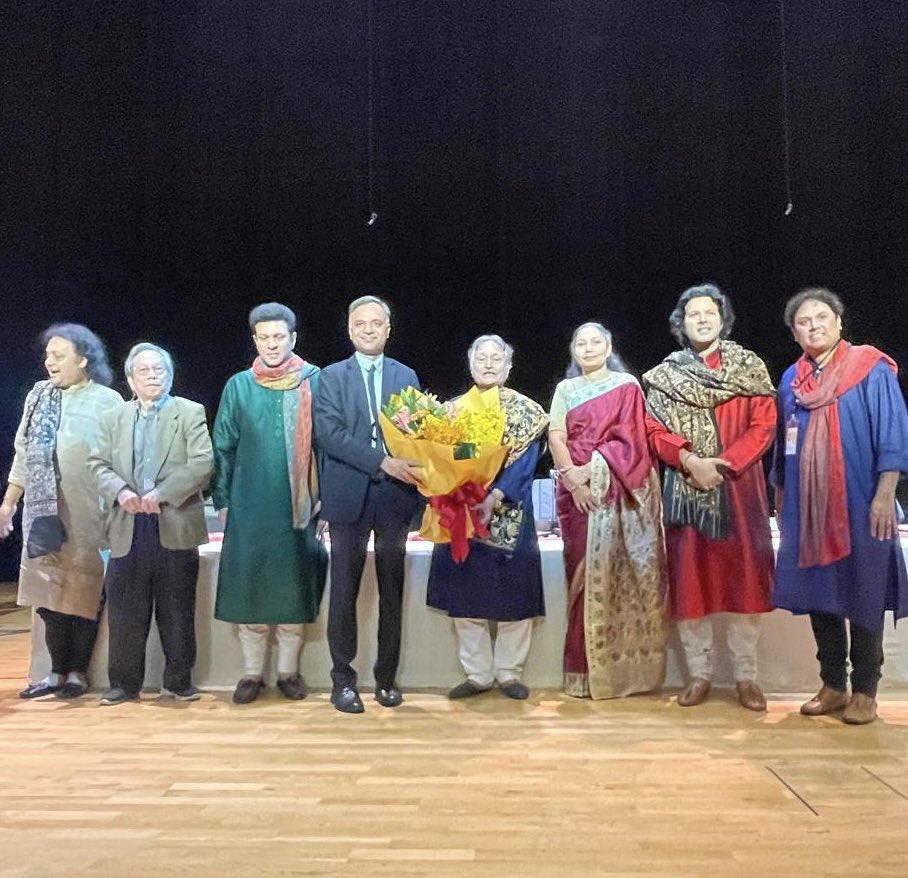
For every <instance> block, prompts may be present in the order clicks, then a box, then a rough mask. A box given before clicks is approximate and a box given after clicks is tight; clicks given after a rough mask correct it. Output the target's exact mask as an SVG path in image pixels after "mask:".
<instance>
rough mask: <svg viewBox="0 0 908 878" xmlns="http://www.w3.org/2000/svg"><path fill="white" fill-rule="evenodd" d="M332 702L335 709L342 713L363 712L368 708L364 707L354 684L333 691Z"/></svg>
mask: <svg viewBox="0 0 908 878" xmlns="http://www.w3.org/2000/svg"><path fill="white" fill-rule="evenodd" d="M331 703H332V704H333V705H334V709H335V710H339V711H340V712H341V713H362V712H363V711H364V710H365V709H366V708H365V707H363V702H362V699H361V698H360V697H359V692H357V691H356V689H355V688H354V687H353V686H344V688H343V689H335V690H334V691H332V693H331Z"/></svg>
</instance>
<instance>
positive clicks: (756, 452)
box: [643, 284, 776, 710]
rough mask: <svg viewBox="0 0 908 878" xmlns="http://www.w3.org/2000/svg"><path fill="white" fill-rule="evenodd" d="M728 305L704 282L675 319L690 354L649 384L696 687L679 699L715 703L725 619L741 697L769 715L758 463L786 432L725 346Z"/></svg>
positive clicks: (768, 389) (765, 512)
mask: <svg viewBox="0 0 908 878" xmlns="http://www.w3.org/2000/svg"><path fill="white" fill-rule="evenodd" d="M733 322H734V314H733V311H732V308H731V303H730V301H729V300H728V297H727V296H726V295H725V294H724V293H722V291H721V290H720V289H719V288H718V287H716V286H714V285H712V284H703V285H700V286H696V287H692V288H690V289H689V290H686V291H685V292H684V293H682V295H681V297H680V299H679V300H678V304H677V306H676V308H675V310H674V311H673V312H672V315H671V317H670V318H669V324H670V326H671V328H672V332H673V334H674V335H675V337H676V338H677V339H678V340H679V342H680V343H681V346H682V350H680V351H677V352H675V353H673V354H670V355H669V356H668V357H666V359H665V360H664V361H663V362H662V363H661V364H660V365H659V366H657V367H656V368H655V369H652V370H650V371H649V372H648V373H647V374H646V375H644V376H643V381H644V384H645V386H646V387H647V407H648V418H647V429H648V434H649V439H650V443H651V445H652V447H653V450H654V452H655V453H656V455H657V456H658V457H659V459H660V460H661V461H662V462H663V463H664V464H665V467H666V472H665V486H664V492H663V506H664V510H665V512H664V514H665V539H666V544H667V548H668V561H669V579H670V584H671V590H670V593H671V602H672V612H673V617H674V618H675V619H676V620H677V622H678V632H679V634H680V636H681V642H682V644H683V646H684V652H685V657H686V659H687V665H688V671H689V673H690V677H691V679H690V682H689V683H688V685H687V687H686V688H685V689H684V691H682V692H681V694H680V695H679V696H678V703H679V704H681V705H683V706H685V707H690V706H693V705H696V704H700V703H702V702H703V701H704V700H705V699H706V698H707V696H708V695H709V691H710V687H711V681H712V676H713V621H714V617H715V614H716V613H727V614H729V615H728V616H727V627H726V632H727V643H728V649H729V651H730V653H731V654H732V657H733V660H734V670H735V680H736V685H737V692H738V700H739V701H740V703H741V704H742V705H743V706H744V707H746V708H748V709H750V710H765V709H766V699H765V698H764V697H763V693H762V692H761V691H760V688H759V686H758V685H757V683H756V674H757V641H758V638H759V614H760V613H765V612H768V611H769V610H770V609H771V608H772V607H771V604H770V592H771V588H772V578H773V551H772V543H771V539H770V532H769V508H768V504H767V500H766V480H765V477H764V473H763V467H762V466H761V465H760V463H761V460H762V457H763V455H764V454H765V453H766V451H767V450H768V449H769V447H770V446H771V445H772V441H773V438H774V435H775V427H776V408H775V402H774V399H773V394H774V390H773V386H772V383H771V382H770V380H769V373H768V372H767V370H766V365H765V364H764V363H763V361H762V360H761V359H760V358H759V357H758V356H757V355H756V354H754V353H753V352H752V351H749V350H747V349H746V348H743V347H741V346H740V345H737V344H735V343H734V342H730V341H727V337H728V335H729V333H730V331H731V327H732V323H733Z"/></svg>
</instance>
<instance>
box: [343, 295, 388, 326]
mask: <svg viewBox="0 0 908 878" xmlns="http://www.w3.org/2000/svg"><path fill="white" fill-rule="evenodd" d="M363 305H380V306H381V309H382V311H384V312H385V317H387V318H388V322H389V323H390V322H391V306H390V305H389V304H388V303H387V302H386V301H385V300H384V299H379V298H378V296H360V297H359V298H358V299H354V300H353V301H352V302H351V303H350V306H349V307H348V308H347V317H349V316H350V315H351V314H352V313H353V312H354V311H355V310H356V309H357V308H361V307H362V306H363Z"/></svg>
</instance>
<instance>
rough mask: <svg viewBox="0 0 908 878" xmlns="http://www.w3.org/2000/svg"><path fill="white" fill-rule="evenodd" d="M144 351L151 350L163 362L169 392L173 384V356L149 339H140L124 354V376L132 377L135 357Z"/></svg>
mask: <svg viewBox="0 0 908 878" xmlns="http://www.w3.org/2000/svg"><path fill="white" fill-rule="evenodd" d="M145 351H152V352H153V353H155V354H157V355H158V356H159V357H160V358H161V360H162V362H163V363H164V368H165V369H166V370H167V379H168V381H167V390H168V392H169V391H170V388H171V386H172V385H173V358H172V357H171V356H170V354H169V353H167V351H165V350H164V348H162V347H160V346H159V345H156V344H152V343H151V342H150V341H140V342H139V343H138V344H135V345H133V346H132V348H131V349H130V351H129V353H128V354H127V355H126V362H125V363H124V364H123V371H124V372H125V373H126V377H127V378H132V370H133V368H134V367H135V365H136V358H137V357H138V356H139V354H143V353H145Z"/></svg>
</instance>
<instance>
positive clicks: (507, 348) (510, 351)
mask: <svg viewBox="0 0 908 878" xmlns="http://www.w3.org/2000/svg"><path fill="white" fill-rule="evenodd" d="M487 341H490V342H492V343H493V344H497V345H498V347H500V348H501V351H502V353H503V354H504V355H505V358H506V359H507V361H508V368H509V369H510V368H511V365H512V363H513V361H514V347H513V345H509V344H508V343H507V342H506V341H505V340H504V339H503V338H502V337H501V336H500V335H495V333H489V334H488V335H480V336H479V337H478V338H475V339H473V343H472V344H471V345H470V347H469V348H468V349H467V365H468V366H469V367H470V368H471V369H472V368H473V355H474V354H475V353H476V351H478V350H479V348H480V347H481V346H482V345H484V344H485V343H486V342H487Z"/></svg>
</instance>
